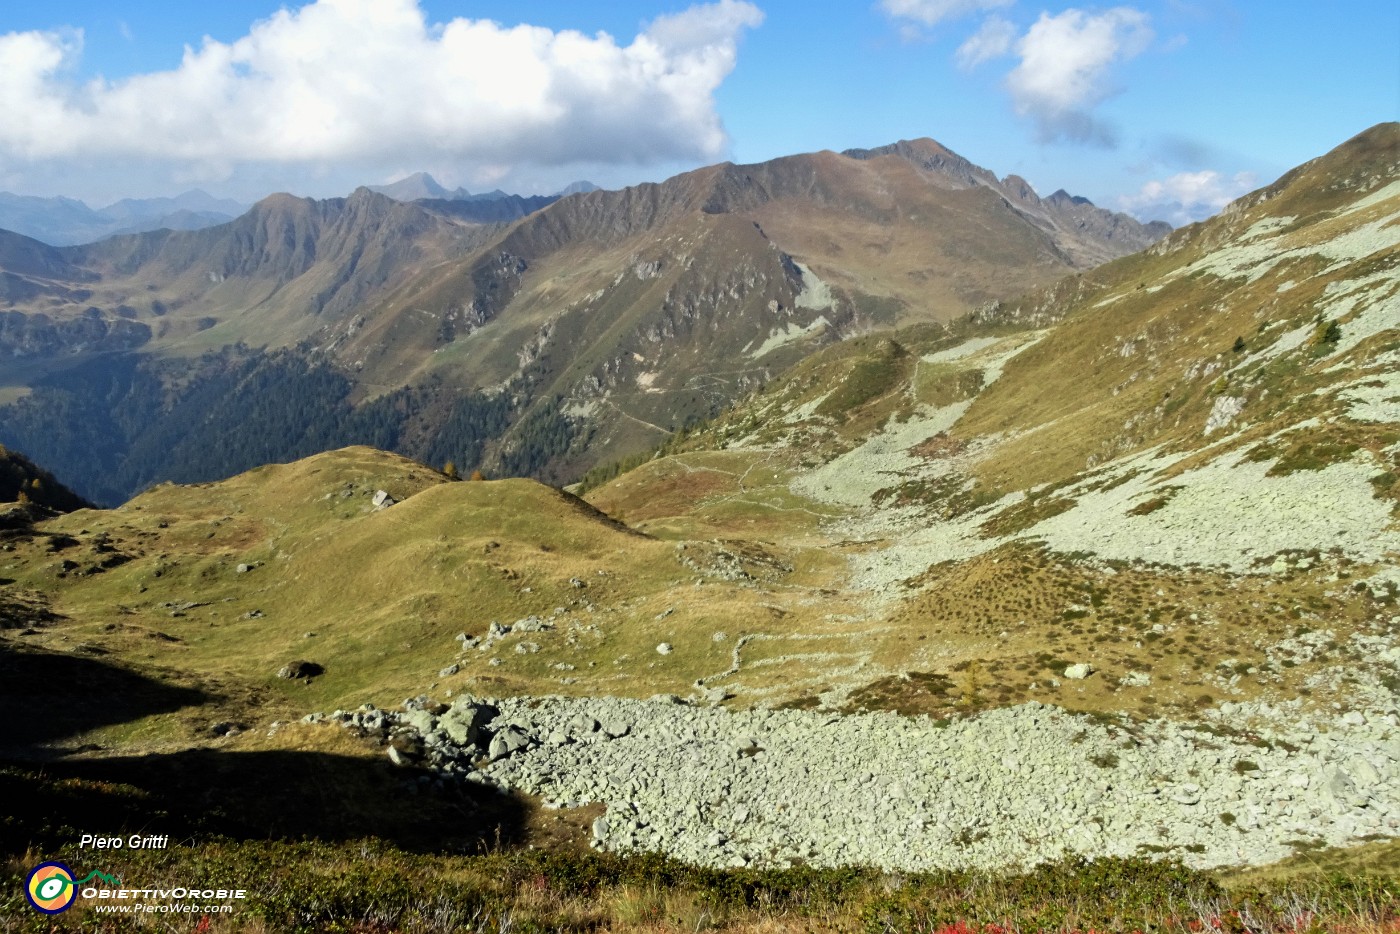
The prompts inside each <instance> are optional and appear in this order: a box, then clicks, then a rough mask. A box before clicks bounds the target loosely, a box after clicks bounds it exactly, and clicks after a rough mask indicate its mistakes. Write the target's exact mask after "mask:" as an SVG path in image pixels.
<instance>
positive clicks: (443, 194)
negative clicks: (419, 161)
mask: <svg viewBox="0 0 1400 934" xmlns="http://www.w3.org/2000/svg"><path fill="white" fill-rule="evenodd" d="M363 187H366V188H368V189H369V190H370V191H373V192H376V193H377V194H381V195H387V196H388V197H390V198H393V199H394V200H395V201H418V200H419V199H422V198H454V197H463V196H465V195H467V192H466V190H465V189H461V188H459V189H457V191H455V192H453V191H449V190H448V189H446V188H444V187H442V186H441V185H439V184H438V182H437V179H435V178H433V177H432V176H431V175H429V174H428V173H427V172H414V173H413V174H412V175H409V176H406V177H404V178H401V179H399V180H398V181H395V182H390V183H389V184H387V185H366V186H363Z"/></svg>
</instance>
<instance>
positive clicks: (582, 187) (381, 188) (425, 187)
mask: <svg viewBox="0 0 1400 934" xmlns="http://www.w3.org/2000/svg"><path fill="white" fill-rule="evenodd" d="M365 187H366V188H368V189H369V190H370V191H372V192H374V193H376V194H380V195H384V196H386V197H389V198H393V199H394V200H395V201H425V200H429V201H508V200H511V199H520V200H522V201H524V202H527V203H537V202H538V203H539V206H540V207H543V206H544V205H545V204H549V203H550V202H552V201H556V200H558V199H559V198H566V197H568V196H569V195H578V194H587V193H588V192H590V191H597V190H598V186H597V185H595V184H593V183H592V182H589V181H577V182H572V183H570V184H569V185H567V186H565V187H564V188H563V189H562V190H560V191H559V192H558V193H556V194H554V195H513V194H510V193H508V192H504V191H501V189H499V188H497V189H495V190H494V191H487V192H482V193H479V194H472V193H471V192H470V191H467V189H465V188H462V187H460V186H459V187H457V188H454V189H448V188H445V187H443V186H442V185H441V184H439V183H438V181H437V179H435V178H433V177H432V176H431V175H429V174H428V173H427V172H414V173H413V174H412V175H408V176H405V177H404V178H401V179H399V180H398V181H396V182H390V183H389V184H387V185H366V186H365ZM536 210H538V208H536Z"/></svg>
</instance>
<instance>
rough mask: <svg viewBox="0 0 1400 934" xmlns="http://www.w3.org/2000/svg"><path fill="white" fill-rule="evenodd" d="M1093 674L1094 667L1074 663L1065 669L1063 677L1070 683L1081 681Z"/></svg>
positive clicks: (1084, 663) (1086, 663)
mask: <svg viewBox="0 0 1400 934" xmlns="http://www.w3.org/2000/svg"><path fill="white" fill-rule="evenodd" d="M1093 673H1094V666H1093V665H1090V664H1089V663H1088V662H1076V663H1075V664H1073V665H1070V666H1069V667H1068V668H1066V669H1065V677H1066V678H1068V679H1070V680H1071V681H1083V680H1084V679H1085V678H1087V677H1089V676H1090V675H1091V674H1093Z"/></svg>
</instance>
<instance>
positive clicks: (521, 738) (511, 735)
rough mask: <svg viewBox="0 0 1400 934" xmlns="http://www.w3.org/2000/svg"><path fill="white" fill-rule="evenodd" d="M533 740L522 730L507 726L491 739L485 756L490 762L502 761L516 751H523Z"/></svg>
mask: <svg viewBox="0 0 1400 934" xmlns="http://www.w3.org/2000/svg"><path fill="white" fill-rule="evenodd" d="M533 742H534V738H533V737H532V736H530V734H529V733H526V732H525V731H524V730H522V729H520V728H519V727H516V726H508V727H506V728H505V729H503V730H501V731H500V732H498V733H497V734H496V735H495V736H493V737H491V747H490V749H489V750H487V755H488V756H490V757H491V759H492V760H495V759H504V758H505V757H506V756H508V755H510V754H511V753H513V752H516V751H517V750H520V749H524V748H526V747H527V746H530V745H532V744H533Z"/></svg>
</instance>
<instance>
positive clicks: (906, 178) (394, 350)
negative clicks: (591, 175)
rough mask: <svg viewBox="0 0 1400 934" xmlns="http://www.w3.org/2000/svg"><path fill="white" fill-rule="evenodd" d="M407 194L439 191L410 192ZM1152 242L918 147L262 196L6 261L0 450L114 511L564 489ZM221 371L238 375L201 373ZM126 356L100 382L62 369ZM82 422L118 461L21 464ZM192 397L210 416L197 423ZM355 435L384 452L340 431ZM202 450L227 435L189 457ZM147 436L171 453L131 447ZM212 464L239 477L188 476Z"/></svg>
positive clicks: (2, 269) (0, 282)
mask: <svg viewBox="0 0 1400 934" xmlns="http://www.w3.org/2000/svg"><path fill="white" fill-rule="evenodd" d="M405 181H409V180H405ZM409 187H410V186H407V185H405V186H403V187H402V188H400V189H398V190H399V191H400V193H404V192H406V191H408V189H409ZM412 187H414V188H416V190H417V191H418V192H428V193H431V192H440V191H442V189H441V186H438V185H437V183H436V182H434V181H433V180H432V179H431V178H430V177H428V176H420V177H417V178H415V179H413V180H412ZM408 193H413V192H411V191H409V192H408ZM449 194H452V195H454V196H455V195H458V194H464V193H462V192H460V191H459V192H449ZM1071 212H1084V217H1077V216H1071ZM1155 234H1156V231H1154V230H1153V229H1150V228H1146V227H1143V226H1142V225H1140V224H1138V223H1137V222H1136V221H1134V220H1132V219H1131V218H1128V217H1125V216H1122V215H1113V214H1110V213H1108V212H1102V211H1099V210H1098V209H1097V208H1094V207H1093V206H1092V205H1087V204H1080V203H1076V202H1074V201H1071V202H1070V203H1069V204H1068V205H1061V204H1060V203H1059V202H1058V200H1055V199H1046V200H1045V201H1042V200H1041V199H1039V198H1038V197H1037V196H1036V195H1035V193H1034V192H1033V191H1030V189H1029V186H1027V185H1024V183H1020V182H1019V180H1015V179H1008V180H1006V181H998V180H997V179H996V178H995V176H993V175H992V174H991V173H990V172H988V171H987V170H985V169H981V168H979V167H977V166H974V165H972V164H971V163H969V162H967V161H966V160H964V159H962V158H961V157H959V156H957V155H956V154H954V153H952V152H950V151H949V150H947V149H946V148H944V147H942V146H940V145H939V144H938V143H935V142H933V141H932V140H916V141H914V142H906V143H899V144H895V145H894V146H891V147H884V148H882V149H879V150H867V151H861V152H858V153H856V154H854V155H842V154H838V153H834V152H821V153H812V154H806V155H797V156H790V157H786V158H782V159H775V160H773V161H771V162H765V163H761V164H757V165H733V164H729V163H725V164H722V165H716V166H710V167H707V168H703V169H698V170H696V171H693V172H688V173H685V174H682V175H678V176H676V177H674V178H671V179H668V180H666V181H665V182H662V183H659V184H645V185H638V186H635V187H632V188H627V189H623V190H621V191H601V190H594V191H589V192H580V193H576V194H573V195H570V196H569V197H565V198H559V199H555V198H553V197H549V198H533V199H526V198H520V197H519V196H515V195H500V194H499V193H497V194H495V195H490V196H470V197H469V198H457V197H452V198H424V199H419V200H415V201H411V202H402V201H398V200H395V199H393V198H390V197H388V196H386V195H384V194H379V193H376V192H374V191H372V190H370V189H368V188H361V189H359V190H357V191H356V192H355V193H354V194H352V195H351V196H350V197H348V198H337V199H329V200H325V201H313V200H309V199H302V198H294V197H292V196H290V195H274V196H271V197H269V198H266V199H264V200H263V201H261V202H259V203H258V204H257V205H255V206H254V207H253V209H251V210H250V211H249V212H247V213H246V214H245V215H243V216H241V217H239V218H238V219H236V220H235V221H232V222H230V223H227V224H223V225H220V226H217V227H211V228H206V229H202V230H196V231H160V232H153V233H143V234H135V235H129V236H122V237H115V238H112V239H109V240H105V241H102V242H100V243H94V244H89V245H86V246H81V247H67V248H61V249H47V248H43V247H42V245H41V244H37V243H34V242H33V241H32V240H25V239H23V238H19V237H13V238H10V239H5V238H0V289H3V291H0V360H3V361H5V362H3V363H0V387H4V386H5V385H7V384H9V385H13V386H15V387H16V388H19V387H24V388H30V389H33V390H34V392H33V394H32V395H31V396H29V397H27V398H25V399H23V400H22V401H21V403H19V406H20V409H22V410H23V411H24V412H26V413H28V414H27V415H25V416H24V419H23V420H22V419H21V417H20V409H9V410H6V412H5V414H0V423H5V424H6V425H7V426H8V427H7V429H6V430H8V431H10V432H11V434H8V435H0V440H4V439H5V438H9V439H13V440H14V441H15V443H16V446H17V447H20V448H21V449H23V450H26V451H27V452H29V453H32V454H34V455H35V456H37V457H39V458H40V459H41V460H43V461H44V462H45V463H48V464H50V465H53V466H54V467H55V468H57V469H60V470H63V471H65V473H66V475H69V476H73V477H74V482H75V483H78V484H79V488H80V489H82V490H84V491H91V490H96V489H98V487H97V486H95V485H94V484H96V483H99V482H100V483H102V484H104V485H105V486H104V487H103V490H104V491H105V492H103V493H102V494H101V495H102V496H103V497H109V498H116V497H117V496H119V495H121V494H122V492H123V491H125V490H129V489H131V488H133V487H139V485H141V484H144V483H149V482H152V481H154V480H158V479H162V478H164V477H175V476H178V477H181V478H183V479H187V480H196V479H206V478H209V477H210V476H218V475H221V473H220V471H221V469H224V468H226V469H230V470H234V469H241V468H243V467H249V466H254V465H256V464H257V463H261V462H263V461H266V460H269V459H279V458H280V457H283V456H289V455H296V456H300V455H302V454H306V453H313V452H314V451H315V450H320V449H323V448H322V447H320V445H323V444H327V443H333V444H335V445H341V444H350V443H356V442H367V443H373V444H375V445H377V446H380V447H392V448H394V449H395V450H398V451H401V452H403V453H408V454H410V455H412V456H417V457H423V458H425V459H428V460H434V461H438V460H439V459H449V458H450V459H453V460H455V461H456V462H457V464H458V466H459V467H460V468H468V467H471V466H477V465H480V466H482V467H484V468H486V469H487V470H488V472H490V473H492V474H493V475H500V474H516V475H520V474H528V475H533V476H536V477H540V478H543V479H547V480H551V481H556V482H562V481H567V480H572V479H576V478H577V476H578V475H579V474H580V473H581V472H582V471H584V470H586V469H588V468H590V467H592V466H594V465H595V464H597V463H599V462H600V461H606V460H611V459H613V458H615V457H619V456H624V455H626V454H629V453H631V452H634V451H636V450H639V449H644V448H646V447H649V446H650V445H652V444H653V443H655V442H656V440H657V439H659V438H662V437H665V436H666V435H667V434H668V433H669V432H671V431H672V430H674V429H676V428H678V427H680V426H682V425H685V424H687V423H690V422H693V421H695V420H697V419H701V418H704V417H707V416H709V415H711V414H712V413H714V412H715V411H717V410H718V409H720V408H722V407H723V406H725V405H726V404H728V403H729V402H730V401H732V400H733V399H735V398H736V397H739V396H742V395H743V394H745V393H747V392H749V391H750V390H752V389H754V388H755V387H757V386H760V385H762V384H764V383H766V382H768V381H769V380H771V379H773V378H775V377H776V376H777V375H779V374H781V373H782V372H783V371H784V370H786V369H787V368H788V367H790V366H792V365H793V364H795V363H796V362H798V361H799V360H801V359H802V358H803V357H805V356H807V355H808V354H810V353H811V352H813V351H814V350H817V349H819V348H820V347H822V346H825V345H827V344H831V343H835V342H838V341H842V340H844V339H846V338H848V337H851V336H853V335H857V334H860V333H863V332H865V331H868V330H870V329H872V328H877V327H891V326H900V325H905V324H912V323H918V322H946V321H948V320H951V319H953V318H955V317H958V316H960V315H963V314H966V313H968V312H970V311H972V310H973V309H975V308H978V307H980V306H983V305H986V304H987V303H990V302H996V301H1006V300H1010V299H1013V298H1015V297H1017V296H1018V295H1020V294H1022V293H1024V292H1026V291H1027V290H1028V289H1031V288H1034V287H1036V286H1042V285H1046V284H1048V283H1051V282H1053V281H1055V280H1056V279H1059V278H1060V277H1062V276H1064V275H1065V274H1067V273H1071V272H1075V271H1077V270H1083V269H1086V268H1089V267H1090V266H1092V265H1094V264H1095V263H1096V262H1098V261H1100V260H1101V259H1103V258H1106V257H1112V256H1120V255H1123V254H1125V253H1129V252H1132V251H1134V250H1137V249H1140V248H1141V247H1142V246H1144V245H1146V244H1148V243H1150V242H1151V241H1152V239H1153V237H1154V236H1155ZM220 347H244V348H247V350H246V351H238V354H240V355H242V356H238V359H237V360H234V359H231V358H228V359H226V358H219V359H217V360H205V358H204V357H201V356H200V355H201V354H203V353H204V352H205V351H209V350H211V349H213V348H220ZM132 351H136V355H135V356H133V357H131V358H130V360H129V361H128V362H125V363H122V364H121V365H120V366H117V365H116V363H115V362H114V363H113V367H115V368H114V369H111V370H106V369H102V368H93V369H90V370H87V369H86V368H87V367H88V364H86V363H85V364H84V368H83V369H85V374H84V375H80V374H79V369H72V370H69V369H68V368H69V367H72V366H73V364H74V363H77V362H80V361H86V360H88V359H89V358H90V356H91V355H92V354H93V353H95V352H103V353H108V352H110V353H118V354H121V353H130V352H132ZM262 351H267V352H282V353H283V355H282V356H278V357H277V360H276V362H275V364H269V365H270V366H271V369H259V367H260V366H261V364H260V363H258V361H257V360H256V359H253V358H251V357H247V356H246V354H254V355H256V354H257V353H259V352H262ZM123 359H126V358H123ZM93 366H94V367H95V364H94V365H93ZM307 367H310V368H311V370H306V368H307ZM201 368H203V369H201ZM249 368H251V369H249ZM318 368H319V369H318ZM304 370H305V372H303V371H304ZM312 370H314V371H315V372H314V373H313V372H311V371H312ZM7 371H8V372H7ZM332 372H333V374H334V378H333V379H331V378H330V375H328V374H330V373H332ZM103 373H105V374H106V375H105V376H101V378H99V374H103ZM64 374H67V375H64ZM258 374H262V375H258ZM317 374H319V375H317ZM274 376H275V378H274ZM322 376H326V379H325V380H322V379H321V377H322ZM235 377H236V378H235ZM206 379H207V382H204V383H202V382H200V381H201V380H206ZM318 380H320V381H319V382H318ZM308 381H309V382H308ZM201 385H203V386H205V387H206V388H205V389H199V388H198V387H199V386H201ZM293 387H295V388H293ZM177 392H178V394H179V395H181V397H182V399H183V400H184V401H182V403H181V406H183V408H181V411H180V413H179V417H178V419H176V420H174V421H168V422H167V421H163V420H165V419H175V415H174V414H173V413H174V412H175V409H173V408H171V407H170V406H171V403H170V401H169V399H170V398H171V397H173V396H174V395H176V394H177ZM401 392H409V393H417V394H416V395H411V396H404V397H400V396H397V395H395V394H396V393H401ZM65 393H66V394H67V395H64V394H65ZM274 396H275V398H274ZM288 398H295V399H296V403H297V405H296V411H295V412H294V413H287V412H285V411H283V408H284V407H285V406H286V405H287V401H286V400H287V399H288ZM74 399H82V400H84V401H83V402H81V403H80V404H79V409H78V410H77V411H79V412H83V413H85V412H87V411H88V408H91V410H92V411H93V412H107V413H108V414H107V415H105V416H103V417H104V418H108V419H115V420H116V423H117V424H120V425H125V426H127V428H129V430H130V436H129V438H127V440H120V437H119V436H120V432H118V433H114V432H113V430H112V429H111V427H110V426H111V424H112V422H110V421H109V422H103V423H99V422H96V421H94V422H93V423H92V424H91V425H90V426H89V427H88V428H87V429H84V431H89V430H90V435H88V436H84V440H82V442H81V443H79V442H78V441H77V440H76V438H77V436H76V435H75V436H74V438H71V439H68V440H69V441H71V442H72V443H71V445H70V446H69V447H68V448H66V449H63V450H60V449H58V448H56V447H51V448H34V449H33V450H31V449H30V448H29V447H26V444H31V445H32V444H36V443H37V444H40V445H47V444H50V442H56V441H57V440H58V439H56V438H48V439H44V438H42V437H39V438H36V437H33V436H32V435H31V431H32V432H39V434H40V435H42V428H41V426H42V425H44V424H52V423H53V421H54V420H55V419H60V420H63V419H67V420H68V422H72V420H73V419H74V418H78V419H79V420H85V419H87V415H86V414H83V415H72V414H70V415H63V416H60V415H59V414H58V411H57V408H54V407H56V406H60V407H61V406H65V405H71V404H72V401H73V400H74ZM195 399H207V400H208V402H207V403H201V404H208V405H214V406H217V407H220V411H221V412H222V413H223V414H221V415H219V416H218V418H214V417H213V416H212V414H211V410H196V409H194V408H190V406H194V405H195V403H194V402H193V401H190V400H195ZM65 400H67V401H65ZM371 400H372V401H371ZM454 400H455V401H454ZM369 405H373V406H383V408H376V409H375V410H374V412H375V414H374V415H373V417H372V419H370V421H364V419H369V418H370V416H368V415H365V416H363V418H362V417H361V416H359V415H356V416H355V417H353V418H352V417H351V415H350V414H349V412H348V410H347V409H346V408H345V407H347V406H348V407H350V408H356V407H360V408H361V409H362V408H363V407H365V406H369ZM114 407H115V408H114ZM118 408H119V409H120V411H118ZM65 411H70V410H68V409H65ZM137 411H141V412H148V413H149V414H148V415H145V416H142V417H140V418H136V417H135V416H133V415H132V414H131V413H133V412H137ZM365 411H368V410H367V409H366V410H365ZM162 413H164V414H162ZM253 413H260V414H259V415H258V418H257V419H255V420H254V421H256V422H257V423H258V424H259V425H261V426H262V427H261V428H258V429H257V430H256V431H253V430H251V429H250V432H249V433H248V434H247V436H246V441H240V442H238V444H239V445H241V447H240V449H239V453H238V458H241V460H238V459H236V458H234V456H233V453H234V443H233V441H232V439H233V438H234V437H235V436H237V437H243V436H242V435H239V434H238V432H239V431H241V430H242V429H241V428H237V427H236V425H241V424H242V421H241V420H246V419H249V418H252V417H253ZM332 413H337V414H334V415H333V414H332ZM288 414H292V415H295V417H294V418H291V419H290V420H287V419H284V418H283V417H282V416H283V415H288ZM94 417H95V416H94ZM177 422H178V423H177ZM249 424H250V425H251V424H252V423H251V422H250V423H249ZM371 424H372V426H374V427H373V431H375V432H381V433H382V436H381V434H375V435H374V436H373V437H366V436H363V435H361V434H357V432H359V431H361V429H362V428H365V426H368V425H371ZM22 425H28V426H30V427H22ZM104 425H106V426H107V427H103V426H104ZM274 425H281V426H283V427H281V428H275V427H272V426H274ZM216 426H217V430H216ZM357 426H359V427H357ZM157 429H159V432H157ZM126 430H127V429H123V431H126ZM206 430H207V431H215V432H216V434H215V435H211V436H210V437H208V438H205V437H204V436H202V435H200V436H199V438H198V439H196V438H195V436H196V435H198V433H199V432H202V431H206ZM365 430H369V429H368V428H365ZM74 431H76V429H74ZM151 432H157V433H165V434H161V435H160V436H161V440H160V442H159V443H157V442H156V441H155V440H153V439H154V437H155V435H151V439H147V440H142V439H143V437H144V435H146V434H149V433H151ZM122 437H124V436H122ZM113 438H117V439H118V440H116V441H113V440H111V439H113ZM182 438H188V439H191V440H190V441H189V443H185V442H184V441H182V440H181V439H182ZM21 440H23V441H24V442H25V443H20V441H21ZM108 444H117V445H118V446H120V445H127V444H130V445H135V446H136V447H137V448H140V452H141V453H140V456H139V457H138V456H137V455H136V454H135V453H132V454H131V455H130V456H127V455H122V456H121V457H117V458H116V459H115V460H112V461H111V462H110V463H111V466H109V467H105V468H103V467H99V465H100V463H101V460H100V459H94V458H88V459H87V460H86V461H83V463H84V464H85V465H86V466H84V467H83V468H82V469H83V470H85V471H88V475H86V476H85V477H83V478H80V477H79V476H78V474H75V473H72V472H71V471H70V470H69V464H70V462H71V461H73V460H74V459H78V460H81V458H82V453H81V452H82V451H84V450H89V449H91V448H92V447H93V446H94V445H97V446H99V447H100V446H103V445H108ZM221 445H222V448H221ZM279 445H280V446H279ZM453 445H455V446H456V447H453ZM220 449H223V450H227V451H228V452H229V456H227V457H224V458H223V459H222V460H219V459H214V460H209V459H208V458H207V456H206V455H207V453H208V452H209V451H212V450H220ZM133 450H135V449H133ZM162 458H167V459H172V458H173V459H182V460H181V462H180V463H179V464H176V463H174V461H173V460H172V461H169V462H166V461H163V460H162ZM196 461H197V462H198V463H199V464H200V465H201V466H200V467H199V469H198V470H195V469H193V468H192V465H193V464H194V463H195V462H196ZM138 465H139V466H140V469H139V470H138V469H137V466H138ZM85 484H87V485H85ZM112 484H115V486H113V485H112ZM90 495H94V496H97V495H98V494H97V493H91V494H90Z"/></svg>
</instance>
